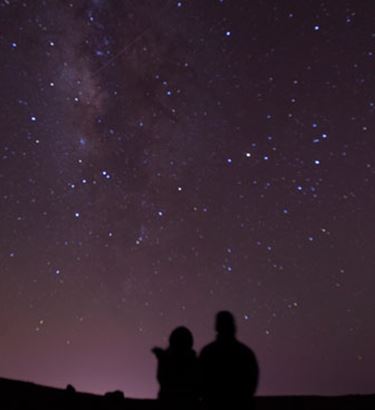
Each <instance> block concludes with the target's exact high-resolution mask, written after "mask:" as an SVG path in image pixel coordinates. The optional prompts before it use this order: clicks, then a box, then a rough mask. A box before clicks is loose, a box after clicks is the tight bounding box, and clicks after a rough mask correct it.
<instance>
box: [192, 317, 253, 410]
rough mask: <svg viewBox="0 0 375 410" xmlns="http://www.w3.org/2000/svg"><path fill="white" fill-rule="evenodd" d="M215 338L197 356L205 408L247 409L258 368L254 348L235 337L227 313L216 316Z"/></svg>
mask: <svg viewBox="0 0 375 410" xmlns="http://www.w3.org/2000/svg"><path fill="white" fill-rule="evenodd" d="M216 332H217V337H216V340H215V341H214V342H212V343H210V344H209V345H207V346H205V347H204V348H203V349H202V351H201V353H200V356H199V366H200V390H201V396H202V399H203V403H204V406H205V408H228V409H232V408H233V409H236V410H237V409H240V408H249V406H251V404H252V398H253V396H254V394H255V391H256V388H257V385H258V378H259V368H258V363H257V360H256V357H255V354H254V353H253V351H252V350H251V349H250V348H249V347H247V346H246V345H244V344H243V343H241V342H239V341H238V340H237V339H236V325H235V320H234V317H233V315H232V314H231V313H230V312H227V311H222V312H219V313H218V314H217V315H216Z"/></svg>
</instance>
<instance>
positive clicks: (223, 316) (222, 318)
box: [215, 310, 236, 339]
mask: <svg viewBox="0 0 375 410" xmlns="http://www.w3.org/2000/svg"><path fill="white" fill-rule="evenodd" d="M215 330H216V332H217V337H218V338H220V339H234V337H235V336H236V322H235V320H234V316H233V315H232V313H230V312H228V311H226V310H223V311H221V312H218V313H217V314H216V322H215Z"/></svg>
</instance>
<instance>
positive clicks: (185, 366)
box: [152, 326, 198, 409]
mask: <svg viewBox="0 0 375 410" xmlns="http://www.w3.org/2000/svg"><path fill="white" fill-rule="evenodd" d="M152 352H153V353H154V354H155V356H156V358H157V360H158V369H157V379H158V382H159V385H160V390H159V395H158V398H159V400H160V401H161V402H162V405H163V408H165V407H166V408H174V409H177V408H178V409H183V408H194V405H196V403H197V382H198V359H197V354H196V352H195V351H194V350H193V335H192V333H191V332H190V330H189V329H188V328H186V327H184V326H180V327H177V328H176V329H174V330H173V332H172V333H171V335H170V337H169V346H168V348H167V349H162V348H160V347H154V348H153V349H152Z"/></svg>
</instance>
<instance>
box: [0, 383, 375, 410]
mask: <svg viewBox="0 0 375 410" xmlns="http://www.w3.org/2000/svg"><path fill="white" fill-rule="evenodd" d="M255 406H256V407H255V408H256V409H257V410H271V409H283V410H284V409H286V410H292V409H293V410H294V409H296V410H297V409H302V410H310V409H311V410H312V409H314V410H315V409H319V410H347V409H353V410H354V409H355V410H363V409H366V410H367V409H369V410H370V409H371V410H375V395H368V396H355V395H353V396H340V397H325V396H280V397H276V396H272V397H257V398H256V399H255ZM76 408H77V409H90V410H101V409H103V410H104V409H106V410H115V409H123V410H153V409H159V407H158V403H157V401H156V400H138V399H130V398H126V397H124V396H123V394H122V392H112V393H107V394H106V395H104V396H99V395H95V394H88V393H79V392H76V391H75V389H74V388H73V387H72V386H68V387H67V388H66V389H55V388H52V387H45V386H40V385H37V384H34V383H27V382H21V381H16V380H9V379H1V378H0V409H1V410H16V409H17V410H18V409H19V410H21V409H22V410H34V409H35V410H47V409H48V410H60V409H61V410H62V409H64V410H66V409H76ZM176 410H178V409H176ZM192 410H195V409H192ZM230 410H236V409H234V408H233V409H230Z"/></svg>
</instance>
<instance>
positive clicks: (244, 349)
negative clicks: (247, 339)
mask: <svg viewBox="0 0 375 410" xmlns="http://www.w3.org/2000/svg"><path fill="white" fill-rule="evenodd" d="M236 342H237V349H238V350H239V351H241V352H242V353H243V354H246V355H247V356H249V357H250V356H252V357H255V353H254V351H253V350H252V349H251V348H250V347H249V346H247V345H246V344H245V343H242V342H240V341H239V340H237V341H236Z"/></svg>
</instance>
